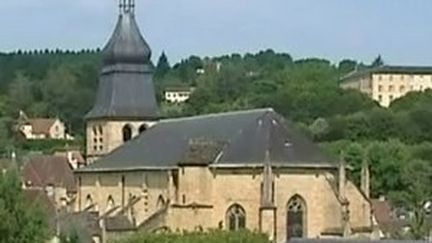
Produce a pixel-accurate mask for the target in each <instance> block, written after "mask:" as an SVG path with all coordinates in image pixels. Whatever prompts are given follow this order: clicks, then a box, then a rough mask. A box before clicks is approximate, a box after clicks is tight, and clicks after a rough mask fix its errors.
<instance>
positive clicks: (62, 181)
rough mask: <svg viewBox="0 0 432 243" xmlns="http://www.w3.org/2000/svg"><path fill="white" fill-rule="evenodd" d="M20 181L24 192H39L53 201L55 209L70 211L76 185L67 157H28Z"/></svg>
mask: <svg viewBox="0 0 432 243" xmlns="http://www.w3.org/2000/svg"><path fill="white" fill-rule="evenodd" d="M22 180H23V188H24V189H25V190H40V191H42V192H44V193H45V194H46V195H47V196H48V197H49V198H50V199H51V200H52V201H53V203H54V205H55V207H56V208H57V209H64V210H66V211H71V209H72V208H71V205H73V201H74V200H75V195H76V187H75V186H76V183H75V178H74V174H73V170H72V167H71V166H70V164H69V161H68V159H67V157H64V156H52V155H36V156H32V157H30V158H29V159H28V160H27V162H26V163H25V164H24V167H23V169H22Z"/></svg>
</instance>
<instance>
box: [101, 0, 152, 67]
mask: <svg viewBox="0 0 432 243" xmlns="http://www.w3.org/2000/svg"><path fill="white" fill-rule="evenodd" d="M134 12H135V3H134V0H120V15H119V19H118V22H117V26H116V28H115V30H114V33H113V35H112V36H111V38H110V40H109V41H108V44H107V45H106V46H105V47H104V49H103V52H102V56H103V64H104V65H113V64H148V63H150V57H151V50H150V47H149V45H148V44H147V42H146V41H145V40H144V38H143V36H142V35H141V32H140V30H139V27H138V25H137V23H136V21H135V13H134Z"/></svg>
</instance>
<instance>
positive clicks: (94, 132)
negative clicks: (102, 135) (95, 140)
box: [93, 127, 97, 136]
mask: <svg viewBox="0 0 432 243" xmlns="http://www.w3.org/2000/svg"><path fill="white" fill-rule="evenodd" d="M93 136H97V129H96V127H93Z"/></svg>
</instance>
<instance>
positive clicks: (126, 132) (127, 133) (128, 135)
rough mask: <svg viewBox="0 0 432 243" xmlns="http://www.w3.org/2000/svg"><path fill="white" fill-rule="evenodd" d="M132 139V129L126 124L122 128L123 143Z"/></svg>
mask: <svg viewBox="0 0 432 243" xmlns="http://www.w3.org/2000/svg"><path fill="white" fill-rule="evenodd" d="M131 139H132V127H131V126H130V125H129V124H127V125H125V126H124V127H123V142H127V141H129V140H131Z"/></svg>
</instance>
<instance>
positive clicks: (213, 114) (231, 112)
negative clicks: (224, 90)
mask: <svg viewBox="0 0 432 243" xmlns="http://www.w3.org/2000/svg"><path fill="white" fill-rule="evenodd" d="M258 112H274V109H273V108H270V107H269V108H259V109H249V110H238V111H228V112H219V113H210V114H203V115H196V116H188V117H179V118H169V119H163V120H160V121H159V123H169V122H177V121H190V120H196V119H204V118H211V117H222V116H231V115H243V114H251V113H258Z"/></svg>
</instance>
